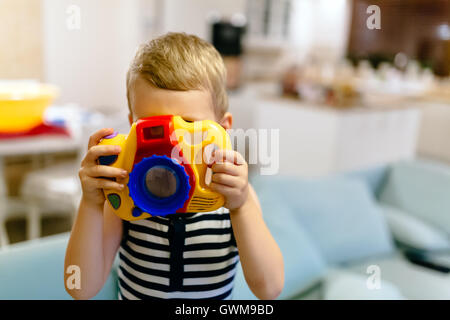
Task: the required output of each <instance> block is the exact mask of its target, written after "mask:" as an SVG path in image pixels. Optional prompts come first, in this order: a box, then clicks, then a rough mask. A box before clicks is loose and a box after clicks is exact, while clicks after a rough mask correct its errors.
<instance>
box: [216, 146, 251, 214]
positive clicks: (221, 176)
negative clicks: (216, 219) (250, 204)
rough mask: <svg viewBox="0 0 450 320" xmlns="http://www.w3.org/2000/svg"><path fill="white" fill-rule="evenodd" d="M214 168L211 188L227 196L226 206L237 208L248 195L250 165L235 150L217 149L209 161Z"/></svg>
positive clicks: (232, 208) (230, 208) (231, 208)
mask: <svg viewBox="0 0 450 320" xmlns="http://www.w3.org/2000/svg"><path fill="white" fill-rule="evenodd" d="M208 166H209V167H210V168H211V169H212V172H213V174H212V177H211V184H210V185H209V186H210V188H211V189H212V190H213V191H215V192H218V193H220V194H221V195H223V196H224V197H225V207H226V208H227V209H229V210H230V211H231V210H236V209H239V208H240V207H242V205H243V204H244V203H245V201H246V200H247V197H248V165H247V162H245V159H244V157H242V155H241V154H240V153H239V152H236V151H234V150H216V151H215V152H214V153H213V155H212V157H211V158H210V159H209V161H208Z"/></svg>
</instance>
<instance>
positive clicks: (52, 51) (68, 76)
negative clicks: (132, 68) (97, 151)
mask: <svg viewBox="0 0 450 320" xmlns="http://www.w3.org/2000/svg"><path fill="white" fill-rule="evenodd" d="M70 5H76V6H78V7H79V8H80V17H81V19H80V22H81V24H80V29H71V28H68V27H67V21H68V19H69V18H70V17H71V14H69V13H67V10H68V8H69V6H70ZM139 5H140V1H139V0H128V1H122V0H95V1H91V0H43V15H44V17H43V19H44V25H43V29H44V34H45V41H44V68H45V72H44V74H45V80H46V81H48V82H51V83H54V84H57V85H58V86H59V87H60V88H61V92H62V95H61V98H60V100H59V102H60V103H68V102H76V103H78V104H80V105H82V106H88V107H94V108H103V109H110V110H111V109H119V108H126V96H125V92H126V91H125V74H126V70H127V67H128V64H129V62H130V60H131V59H132V57H133V55H134V52H135V50H136V47H137V45H138V43H139V42H141V41H140V40H141V38H140V37H141V36H142V35H141V33H140V30H141V23H142V21H140V20H139V17H140V15H139Z"/></svg>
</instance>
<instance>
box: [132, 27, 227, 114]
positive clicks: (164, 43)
mask: <svg viewBox="0 0 450 320" xmlns="http://www.w3.org/2000/svg"><path fill="white" fill-rule="evenodd" d="M138 77H142V78H143V79H145V80H146V81H148V83H149V84H151V85H153V86H154V87H157V88H160V89H168V90H180V91H187V90H207V91H209V92H210V94H211V97H212V101H213V104H214V108H215V112H216V114H217V115H219V116H222V115H223V114H224V113H225V112H226V111H227V110H228V97H227V93H226V69H225V65H224V63H223V60H222V57H221V56H220V54H219V52H217V50H216V49H215V48H214V47H213V46H212V45H211V44H210V43H208V42H206V41H205V40H202V39H200V38H199V37H197V36H194V35H188V34H186V33H168V34H166V35H164V36H161V37H159V38H156V39H154V40H151V41H149V42H146V43H144V44H142V45H141V46H140V47H139V49H138V51H137V53H136V56H135V57H134V59H133V61H132V62H131V65H130V68H129V70H128V73H127V99H128V107H129V108H130V111H131V102H130V90H131V89H132V86H133V83H134V82H135V80H136V79H137V78H138Z"/></svg>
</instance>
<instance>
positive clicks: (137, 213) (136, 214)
mask: <svg viewBox="0 0 450 320" xmlns="http://www.w3.org/2000/svg"><path fill="white" fill-rule="evenodd" d="M131 214H132V215H133V217H135V218H137V217H140V216H141V215H142V210H141V209H139V208H138V207H134V208H133V211H132V212H131Z"/></svg>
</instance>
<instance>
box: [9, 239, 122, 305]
mask: <svg viewBox="0 0 450 320" xmlns="http://www.w3.org/2000/svg"><path fill="white" fill-rule="evenodd" d="M68 238H69V234H67V233H66V234H62V235H57V236H51V237H46V238H41V239H38V240H33V241H27V242H21V243H18V244H14V245H11V246H10V247H9V248H7V249H4V250H0V300H3V299H17V300H22V299H27V300H36V299H39V300H63V299H72V297H71V296H70V295H69V294H68V293H67V292H66V290H65V288H64V256H65V251H66V247H67V242H68ZM94 299H117V275H116V272H115V270H113V271H112V272H111V275H110V276H109V278H108V280H107V282H106V284H105V285H104V287H103V289H102V290H101V291H100V292H99V293H98V295H97V296H96V297H95V298H94Z"/></svg>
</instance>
